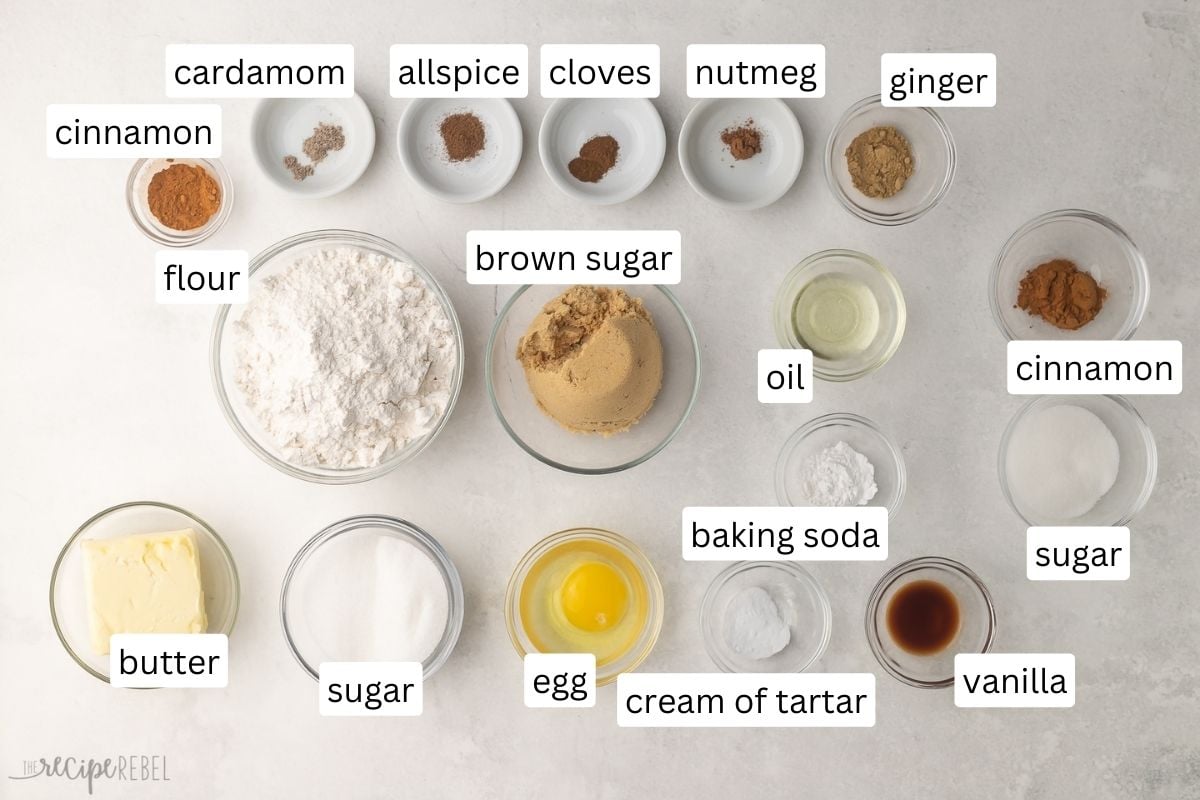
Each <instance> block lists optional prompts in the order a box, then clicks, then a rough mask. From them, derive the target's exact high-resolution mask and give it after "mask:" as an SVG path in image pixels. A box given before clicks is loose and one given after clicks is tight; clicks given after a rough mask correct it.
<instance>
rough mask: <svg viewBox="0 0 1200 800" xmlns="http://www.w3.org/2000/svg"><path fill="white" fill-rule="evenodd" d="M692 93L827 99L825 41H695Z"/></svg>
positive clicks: (689, 64) (689, 58)
mask: <svg viewBox="0 0 1200 800" xmlns="http://www.w3.org/2000/svg"><path fill="white" fill-rule="evenodd" d="M687 93H688V97H824V96H825V45H823V44H689V45H688V48H687Z"/></svg>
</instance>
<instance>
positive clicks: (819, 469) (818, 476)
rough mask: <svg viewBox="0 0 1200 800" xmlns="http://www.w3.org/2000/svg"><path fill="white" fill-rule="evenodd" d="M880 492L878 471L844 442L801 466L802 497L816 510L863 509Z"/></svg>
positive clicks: (826, 449)
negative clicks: (853, 507)
mask: <svg viewBox="0 0 1200 800" xmlns="http://www.w3.org/2000/svg"><path fill="white" fill-rule="evenodd" d="M878 491H879V487H878V486H876V485H875V467H874V465H873V464H871V462H870V461H868V460H867V457H866V456H864V455H863V454H862V453H860V452H858V451H857V450H855V449H854V448H853V447H851V446H850V445H848V444H846V443H845V442H838V443H837V444H834V445H830V446H829V447H826V448H825V449H824V450H822V451H821V452H820V453H817V454H816V455H814V456H811V457H809V459H808V460H807V461H805V462H804V463H803V464H802V465H801V466H800V493H801V495H802V496H803V497H804V499H805V501H806V502H807V503H808V504H809V505H813V506H861V505H864V504H866V503H867V502H868V501H870V500H871V498H873V497H874V496H875V494H876V493H877V492H878Z"/></svg>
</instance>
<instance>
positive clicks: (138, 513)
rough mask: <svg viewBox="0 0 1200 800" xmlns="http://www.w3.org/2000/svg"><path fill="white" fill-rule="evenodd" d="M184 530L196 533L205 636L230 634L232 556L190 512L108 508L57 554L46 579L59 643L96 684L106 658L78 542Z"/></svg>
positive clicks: (234, 602) (234, 580)
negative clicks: (97, 641) (97, 638)
mask: <svg viewBox="0 0 1200 800" xmlns="http://www.w3.org/2000/svg"><path fill="white" fill-rule="evenodd" d="M183 528H191V529H192V530H193V531H195V532H196V550H197V553H198V555H199V558H200V580H201V582H202V583H203V586H204V610H205V614H206V615H207V616H208V631H207V632H208V633H224V634H226V635H228V634H229V632H230V631H232V630H233V623H234V620H236V619H237V612H238V599H239V597H240V595H241V587H240V585H239V583H238V572H237V567H236V566H235V565H234V563H233V554H232V553H230V552H229V548H228V547H227V546H226V545H225V542H224V541H222V539H221V537H220V536H218V535H217V532H216V531H215V530H213V529H212V528H211V527H210V526H209V525H208V523H206V522H204V520H202V519H200V518H199V517H197V516H195V515H194V514H192V513H191V512H189V511H184V510H183V509H182V508H179V507H177V506H173V505H169V504H167V503H158V502H155V501H152V500H143V501H136V502H132V503H122V504H121V505H118V506H113V507H112V508H106V509H104V510H103V511H101V512H100V513H98V514H96V515H95V516H93V517H92V518H91V519H89V520H88V521H87V522H85V523H83V524H82V525H80V526H79V529H78V530H77V531H75V533H73V534H71V538H70V539H68V540H67V543H66V544H65V545H63V549H62V552H60V553H59V554H58V560H57V561H56V562H54V571H53V573H51V576H50V618H51V620H52V621H53V622H54V630H55V632H56V633H57V634H58V640H59V641H60V642H62V645H63V647H65V648H66V650H67V652H68V653H69V654H70V656H71V658H73V659H75V663H76V664H78V665H79V666H81V667H83V668H84V669H85V670H87V671H88V672H89V673H90V674H92V675H94V676H96V677H97V678H99V679H100V680H102V681H105V682H107V681H108V660H109V657H108V656H107V655H103V656H101V655H96V654H95V653H93V652H92V647H91V632H90V627H89V625H90V623H89V621H88V608H87V589H86V585H85V578H84V565H83V553H82V551H81V549H80V547H79V546H78V545H79V543H80V542H82V541H84V540H85V539H112V538H115V537H118V536H131V535H135V534H141V533H163V532H166V531H177V530H181V529H183Z"/></svg>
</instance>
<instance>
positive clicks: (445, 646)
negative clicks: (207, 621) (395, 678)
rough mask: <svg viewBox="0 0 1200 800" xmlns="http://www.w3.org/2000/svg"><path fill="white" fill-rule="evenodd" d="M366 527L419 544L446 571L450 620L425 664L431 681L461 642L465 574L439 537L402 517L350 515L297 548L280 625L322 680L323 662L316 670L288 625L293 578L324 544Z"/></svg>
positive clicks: (300, 659) (282, 596) (304, 664)
mask: <svg viewBox="0 0 1200 800" xmlns="http://www.w3.org/2000/svg"><path fill="white" fill-rule="evenodd" d="M364 528H382V529H384V530H385V531H387V533H388V535H391V536H396V537H397V538H400V539H403V540H405V541H407V542H410V543H412V544H415V545H416V546H417V547H418V548H419V549H420V550H422V552H424V553H426V554H427V555H429V556H430V560H431V561H433V562H434V564H436V565H437V567H438V570H439V571H440V572H441V573H442V577H443V578H444V579H445V581H446V594H447V596H448V600H449V615H448V618H447V620H446V629H445V630H444V631H443V632H442V638H441V639H440V640H439V641H438V644H437V647H435V648H434V650H433V652H432V653H430V655H429V658H428V659H427V660H426V661H425V662H423V663H422V673H423V676H424V679H425V680H428V679H429V677H430V676H431V675H433V674H434V673H435V672H437V671H438V670H439V669H441V667H442V665H444V664H445V663H446V661H448V660H449V658H450V654H451V653H452V652H453V651H454V647H455V645H457V644H458V637H459V635H460V634H461V633H462V627H463V618H464V616H465V611H464V609H465V599H464V595H463V583H462V577H461V576H460V575H459V573H458V568H457V567H456V566H454V561H452V560H451V558H450V554H449V553H448V552H446V549H445V548H444V547H443V546H442V544H441V543H440V542H439V541H438V540H437V539H435V538H434V537H433V536H432V535H431V534H430V533H428V532H427V531H425V530H424V529H423V528H421V527H420V526H418V525H415V524H413V523H412V522H409V521H408V520H405V519H401V518H400V517H393V516H390V515H387V514H356V515H354V516H351V517H346V518H345V519H341V520H338V521H337V522H334V523H332V524H330V525H327V526H325V527H324V528H322V529H321V530H320V531H318V532H317V533H316V534H314V535H313V536H312V537H311V538H310V539H309V540H308V541H307V542H305V543H304V544H303V545H302V546H301V547H300V549H299V550H297V551H296V555H294V556H293V557H292V560H291V562H290V563H289V564H288V568H287V571H286V572H285V573H284V575H283V583H282V584H281V586H280V589H279V624H280V625H281V626H282V628H283V638H284V641H285V642H287V646H288V650H290V651H291V653H292V657H293V658H295V659H296V663H298V664H299V665H300V666H301V668H303V669H304V671H305V672H307V673H308V674H309V676H310V677H311V678H312V679H313V680H320V671H319V667H320V664H318V665H317V667H318V669H314V668H313V666H312V665H311V664H309V663H308V660H307V659H306V658H305V657H304V656H303V654H301V652H300V648H299V647H298V646H297V645H296V641H295V639H294V638H293V636H292V630H291V626H290V625H289V624H288V613H287V601H288V596H289V594H290V591H291V588H292V581H293V579H294V578H295V577H296V574H297V573H298V572H299V571H300V568H301V567H303V566H304V564H306V563H307V562H308V559H309V558H310V557H311V556H312V555H313V554H314V553H316V552H317V550H319V549H320V548H321V547H322V546H324V545H325V544H328V543H329V542H330V541H333V540H334V539H336V538H338V537H339V536H342V535H344V534H347V533H353V532H354V531H359V530H362V529H364Z"/></svg>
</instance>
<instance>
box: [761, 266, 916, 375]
mask: <svg viewBox="0 0 1200 800" xmlns="http://www.w3.org/2000/svg"><path fill="white" fill-rule="evenodd" d="M773 318H774V324H775V335H776V337H777V338H778V340H779V344H780V346H781V347H790V348H803V349H807V350H811V351H812V354H813V373H814V374H815V375H816V376H817V377H818V378H823V379H824V380H827V381H852V380H855V379H857V378H861V377H863V376H864V375H869V374H870V373H872V372H874V371H875V370H877V369H879V368H880V367H882V366H883V365H884V364H886V363H887V362H888V359H890V358H891V357H892V355H893V354H895V352H896V349H897V348H898V347H899V346H900V340H901V339H902V338H904V324H905V319H906V314H905V306H904V294H903V293H902V292H901V291H900V284H899V283H897V282H896V279H895V278H894V277H893V276H892V273H891V272H889V271H888V269H887V267H885V266H884V265H883V264H881V263H879V262H878V261H876V260H875V259H874V258H871V257H870V256H869V255H867V254H865V253H859V252H857V251H854V250H823V251H821V252H819V253H814V254H812V255H811V256H809V257H808V258H806V259H804V260H803V261H801V262H800V263H799V264H797V265H796V266H795V267H793V268H792V271H791V272H789V273H788V275H787V277H786V278H784V280H783V284H782V285H781V286H780V287H779V292H778V293H777V294H776V295H775V308H774V313H773Z"/></svg>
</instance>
